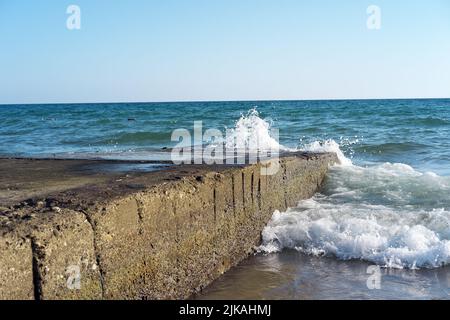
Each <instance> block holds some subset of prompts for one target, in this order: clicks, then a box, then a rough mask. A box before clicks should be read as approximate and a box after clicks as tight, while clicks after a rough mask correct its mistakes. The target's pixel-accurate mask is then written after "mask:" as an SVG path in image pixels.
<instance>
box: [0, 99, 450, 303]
mask: <svg viewBox="0 0 450 320" xmlns="http://www.w3.org/2000/svg"><path fill="white" fill-rule="evenodd" d="M255 109H256V110H257V112H256V111H255ZM0 119H1V120H2V125H1V126H0V156H3V157H11V156H16V157H17V156H18V157H59V158H74V157H76V158H92V157H96V158H98V157H100V158H109V159H111V158H113V159H114V158H117V159H155V158H158V157H162V154H163V152H162V148H170V147H173V146H174V145H175V142H172V141H171V134H172V132H173V130H175V129H180V128H185V129H188V130H191V131H192V128H193V124H194V121H199V120H201V121H203V127H204V129H205V130H206V129H208V128H217V129H220V130H222V131H225V129H226V128H231V129H234V130H235V133H237V134H242V133H244V134H246V133H250V134H256V135H261V134H262V135H263V136H265V137H267V132H263V131H264V130H266V128H268V127H272V128H277V129H279V134H280V146H281V148H282V149H285V150H292V149H301V150H311V151H334V152H338V153H340V152H342V154H340V159H341V164H340V165H336V166H333V167H332V168H331V169H330V171H329V174H328V176H327V179H326V181H325V184H324V186H323V188H322V190H321V192H320V193H317V194H316V195H315V196H314V197H313V198H312V199H309V200H305V201H300V202H299V203H298V206H296V207H294V208H290V209H288V210H287V211H286V212H275V213H274V215H273V218H272V220H271V221H270V222H269V224H268V225H267V227H266V228H265V229H264V231H263V239H262V244H261V246H260V247H258V248H257V250H258V251H259V252H260V254H259V255H258V256H257V257H256V258H254V259H253V260H249V261H255V264H254V265H252V264H251V263H250V265H249V264H247V265H244V266H243V267H242V266H241V269H236V270H237V271H234V274H233V273H230V276H228V278H227V276H225V277H224V278H223V280H221V281H223V283H221V284H220V285H219V286H218V289H217V290H216V291H214V292H213V294H212V295H209V296H208V295H207V296H206V297H215V296H219V297H220V296H221V295H220V294H218V292H220V291H221V290H222V289H223V290H225V291H226V292H227V295H226V297H230V296H233V294H237V293H238V291H239V290H241V289H242V288H240V289H239V288H236V287H235V286H236V285H237V284H238V283H246V281H244V279H249V275H250V274H252V273H253V274H255V273H258V272H259V271H261V270H260V269H261V267H262V266H266V267H267V265H269V266H270V267H268V268H267V269H265V270H264V272H263V273H264V274H265V275H266V276H267V274H270V275H272V276H273V277H274V279H275V280H274V282H273V283H270V284H268V285H269V286H270V288H272V289H273V288H274V287H275V288H278V289H280V290H278V291H277V292H278V293H280V292H284V293H282V294H281V296H280V297H281V298H283V297H285V298H286V297H291V298H292V296H289V295H287V293H286V292H288V291H289V290H288V291H286V290H284V291H283V290H282V287H286V286H287V287H288V288H290V289H293V288H294V289H295V290H300V292H301V294H299V295H298V296H294V298H295V297H300V298H305V295H304V294H305V291H302V288H300V289H299V288H298V286H297V284H298V283H297V282H298V281H300V280H299V279H301V281H304V279H305V277H306V278H308V277H309V278H310V280H311V281H310V283H309V284H311V283H314V282H316V281H317V279H316V278H317V277H322V276H324V277H328V278H329V280H330V282H329V283H331V284H333V286H334V287H333V288H334V289H335V290H338V288H342V277H347V278H349V277H350V278H351V277H353V278H354V277H355V272H356V273H357V276H358V277H359V278H361V279H363V280H364V279H365V272H364V271H365V266H366V265H362V267H361V265H358V266H357V267H356V269H355V267H354V265H352V264H348V263H350V262H354V261H364V263H366V264H376V265H378V266H381V267H383V268H385V269H386V270H419V273H418V274H414V275H413V276H411V274H406V273H402V274H401V276H399V277H398V276H394V277H392V274H391V275H388V276H390V277H391V279H394V280H393V281H391V282H390V285H391V288H390V289H391V291H389V290H388V291H385V294H384V295H383V294H379V295H378V296H376V294H375V293H374V291H371V293H370V294H369V293H367V292H366V291H364V290H366V289H364V288H365V282H361V283H359V284H358V285H352V286H351V287H352V288H353V289H355V288H358V290H359V292H360V295H357V297H360V298H367V297H374V296H376V297H390V295H389V294H392V292H394V295H395V294H398V295H400V296H401V295H402V294H403V295H405V297H412V298H417V297H418V298H423V297H425V298H442V297H447V293H450V290H448V285H450V283H445V284H444V286H447V287H445V288H444V289H443V290H441V289H442V288H441V287H442V281H438V282H436V281H434V280H433V279H435V278H436V279H441V278H442V277H444V278H446V277H448V275H449V274H450V273H449V272H448V268H449V267H448V265H449V264H450V99H434V100H433V99H428V100H425V99H419V100H340V101H266V102H261V101H254V102H251V101H246V102H189V103H132V104H74V105H14V106H8V105H3V106H0ZM293 252H296V253H297V254H298V255H300V256H293ZM274 257H278V258H274ZM299 257H303V258H299ZM306 257H310V258H306ZM305 259H313V260H305ZM314 259H319V260H314ZM322 259H323V260H322ZM326 259H333V260H332V261H340V263H342V264H339V265H338V267H337V266H336V263H335V262H332V263H331V262H328V263H326V261H330V260H326ZM324 261H325V262H324ZM314 263H316V264H320V265H321V271H320V272H319V271H317V269H315V268H311V269H308V268H306V269H305V268H303V267H302V268H296V267H293V266H296V265H298V264H303V266H304V265H305V264H308V265H311V264H314ZM324 263H325V265H327V266H331V267H330V268H328V269H327V268H326V267H324ZM274 264H278V266H277V267H276V268H274ZM339 266H344V267H342V268H341V267H339ZM352 266H353V267H352ZM339 268H341V269H342V270H343V271H342V272H343V273H342V274H340V275H339V274H337V275H336V276H335V277H334V278H333V277H332V276H331V275H330V274H329V273H330V272H332V271H333V270H339ZM442 268H443V269H442ZM274 269H275V271H274ZM441 269H442V270H444V271H443V272H439V273H433V274H431V275H430V273H420V272H423V271H420V270H441ZM239 270H240V271H239ZM258 270H259V271H258ZM280 270H281V271H280ZM305 270H310V271H308V272H309V273H308V275H306V276H305ZM355 270H357V271H355ZM361 270H363V271H361ZM280 272H281V274H282V276H280ZM314 272H316V273H315V274H312V273H314ZM405 272H406V271H405ZM428 272H429V271H428ZM435 272H438V271H435ZM405 274H406V275H407V278H408V277H409V278H412V279H414V280H412V282H411V283H410V284H409V285H406V284H405V283H404V281H403V278H404V276H405ZM397 275H398V274H397ZM433 277H434V278H433ZM353 278H352V279H353ZM227 279H228V280H227ZM280 279H281V280H280ZM430 279H431V280H430ZM241 280H242V281H241ZM432 280H433V281H434V282H433V281H432ZM277 281H278V282H277ZM361 281H362V280H361ZM247 282H248V281H247ZM449 282H450V281H449ZM399 283H400V284H401V285H399ZM424 283H425V284H424ZM430 283H431V284H430ZM436 283H437V284H436ZM249 285H253V286H254V285H255V283H251V284H249ZM277 286H278V287H277ZM423 286H428V287H430V288H432V289H430V290H429V291H427V292H425V293H423V294H422V293H420V292H422V291H423V290H422V289H423ZM213 287H214V286H213ZM256 287H257V290H256V291H257V292H251V293H253V294H254V295H251V294H250V295H248V296H247V295H244V296H243V297H250V298H252V297H253V298H255V297H263V298H269V297H270V295H271V294H274V293H273V291H271V293H270V294H269V296H260V293H261V292H262V291H264V290H265V289H264V286H261V285H260V284H258V286H256ZM344 287H345V286H344ZM361 288H363V289H361ZM266 289H267V288H266ZM303 289H304V288H303ZM329 289H330V288H329V287H327V290H329ZM347 289H348V288H347ZM223 290H222V291H223ZM236 290H237V291H236ZM392 290H393V291H392ZM421 290H422V291H421ZM250 291H251V290H250ZM338 291H339V290H338ZM413 291H414V294H412V292H413ZM416 291H417V292H419V293H417V292H416ZM244 292H246V293H248V291H245V290H244ZM321 292H322V291H321ZM388 292H390V293H388ZM416 293H417V294H416ZM255 294H256V295H255ZM338 295H339V292H337V291H336V292H335V293H332V294H331V295H330V296H326V295H325V296H324V295H319V296H318V297H319V298H330V297H332V298H336V297H338ZM236 296H239V295H236ZM312 296H315V297H317V295H314V294H312ZM349 297H350V298H351V297H352V296H351V295H350V296H349Z"/></svg>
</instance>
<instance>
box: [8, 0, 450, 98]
mask: <svg viewBox="0 0 450 320" xmlns="http://www.w3.org/2000/svg"><path fill="white" fill-rule="evenodd" d="M69 5H77V6H78V7H79V8H80V10H81V19H80V22H81V24H80V26H81V29H79V30H77V29H75V30H69V29H68V28H67V26H66V22H67V19H68V18H69V16H70V14H67V13H66V10H67V7H68V6H69ZM370 5H376V6H378V7H379V8H380V10H381V11H380V12H381V15H380V17H381V20H380V21H381V24H380V26H381V28H380V29H369V28H368V27H367V20H368V18H369V16H370V15H369V14H368V13H367V8H368V7H369V6H370ZM448 97H450V1H448V0H422V1H417V0H409V1H406V0H370V1H365V0H342V1H335V0H314V1H312V0H310V1H302V0H129V1H123V0H122V1H120V0H72V1H65V0H58V1H55V0H40V1H33V0H28V1H26V0H0V104H16V103H17V104H20V103H76V102H80V103H82V102H150V101H205V100H206V101H208V100H303V99H372V98H373V99H378V98H448Z"/></svg>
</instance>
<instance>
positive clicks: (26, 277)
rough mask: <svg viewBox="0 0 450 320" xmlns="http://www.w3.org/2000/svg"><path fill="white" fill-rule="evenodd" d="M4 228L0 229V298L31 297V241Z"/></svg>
mask: <svg viewBox="0 0 450 320" xmlns="http://www.w3.org/2000/svg"><path fill="white" fill-rule="evenodd" d="M5 229H6V228H2V230H1V231H0V252H1V256H0V299H1V300H9V299H16V298H20V299H27V300H30V299H33V298H34V291H33V290H34V287H33V272H32V268H31V266H32V252H31V242H30V240H29V239H26V238H23V237H21V236H20V235H17V234H16V233H15V232H10V231H7V230H5Z"/></svg>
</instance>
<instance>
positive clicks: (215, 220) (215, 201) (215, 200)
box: [213, 188, 217, 223]
mask: <svg viewBox="0 0 450 320" xmlns="http://www.w3.org/2000/svg"><path fill="white" fill-rule="evenodd" d="M213 199H214V223H216V222H217V191H216V188H214V191H213Z"/></svg>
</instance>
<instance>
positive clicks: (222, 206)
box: [0, 152, 338, 299]
mask: <svg viewBox="0 0 450 320" xmlns="http://www.w3.org/2000/svg"><path fill="white" fill-rule="evenodd" d="M279 162H280V169H279V170H278V172H277V173H276V174H274V175H262V174H261V168H262V166H263V164H261V163H258V164H253V165H214V166H208V165H181V166H174V165H171V164H168V163H162V162H143V161H104V160H45V159H41V160H36V159H0V236H1V237H0V251H1V252H2V255H1V256H0V299H182V298H187V297H189V296H190V295H192V294H193V293H196V292H199V291H201V290H202V288H203V287H205V286H206V285H208V284H209V283H210V282H211V281H213V280H214V279H216V278H217V277H219V276H220V275H221V274H222V273H223V272H225V271H227V270H228V269H229V268H231V267H232V266H234V265H236V264H237V263H239V262H240V261H241V260H242V259H244V258H245V257H247V256H248V255H249V254H250V253H251V252H252V249H253V247H254V246H255V245H257V244H258V243H259V241H260V234H261V231H262V229H263V227H264V226H265V224H266V223H267V222H268V220H269V219H270V217H271V215H272V213H273V211H274V210H277V209H278V210H285V209H286V208H287V207H289V206H293V205H295V203H296V202H297V201H298V200H300V199H305V198H309V197H311V196H312V195H313V194H314V193H315V192H317V191H318V189H319V187H320V185H321V183H322V181H323V179H324V177H325V175H326V172H327V169H328V167H329V165H331V164H334V163H337V162H338V160H337V157H336V155H335V154H329V153H323V154H312V153H302V152H299V153H292V154H289V155H287V156H283V157H282V158H281V159H280V160H279Z"/></svg>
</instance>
